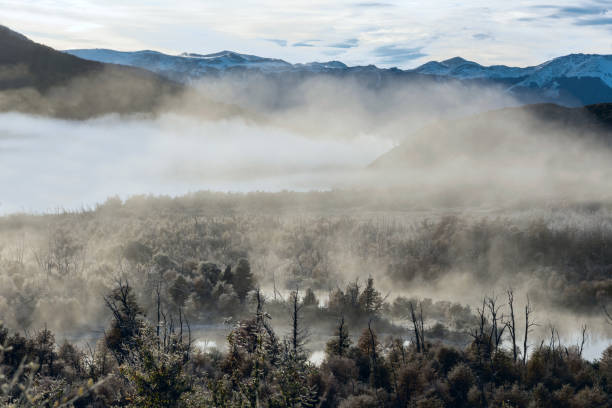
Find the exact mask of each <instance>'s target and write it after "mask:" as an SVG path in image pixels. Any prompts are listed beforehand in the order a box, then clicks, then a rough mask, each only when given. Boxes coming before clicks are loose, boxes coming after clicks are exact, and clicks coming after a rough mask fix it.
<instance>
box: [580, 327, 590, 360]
mask: <svg viewBox="0 0 612 408" xmlns="http://www.w3.org/2000/svg"><path fill="white" fill-rule="evenodd" d="M580 332H581V340H580V345H579V346H578V355H579V356H580V357H582V351H583V350H584V343H586V339H587V336H588V328H587V325H586V324H583V325H582V327H581V330H580Z"/></svg>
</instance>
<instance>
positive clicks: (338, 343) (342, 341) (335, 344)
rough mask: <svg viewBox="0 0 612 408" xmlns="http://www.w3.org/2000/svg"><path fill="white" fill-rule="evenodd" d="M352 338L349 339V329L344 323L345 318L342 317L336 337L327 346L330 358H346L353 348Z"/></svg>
mask: <svg viewBox="0 0 612 408" xmlns="http://www.w3.org/2000/svg"><path fill="white" fill-rule="evenodd" d="M351 343H352V342H351V338H350V337H349V332H348V329H347V328H346V324H345V323H344V316H342V317H340V321H339V322H338V328H337V330H336V335H335V336H334V337H333V338H331V339H330V340H329V341H328V342H327V344H326V345H325V351H326V352H327V355H328V356H334V355H336V356H340V357H344V356H345V355H346V353H347V352H348V349H349V348H350V347H351Z"/></svg>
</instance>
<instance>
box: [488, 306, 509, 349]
mask: <svg viewBox="0 0 612 408" xmlns="http://www.w3.org/2000/svg"><path fill="white" fill-rule="evenodd" d="M487 307H488V309H489V314H490V315H491V335H490V336H489V337H490V338H491V339H492V340H493V344H494V345H495V351H497V350H498V349H499V345H500V343H501V340H502V336H503V334H504V330H505V328H506V325H504V324H502V325H501V327H500V325H499V323H501V322H503V319H504V315H503V314H502V315H501V316H500V315H499V312H500V310H501V308H502V306H501V305H499V306H498V305H497V298H494V297H490V298H488V299H487Z"/></svg>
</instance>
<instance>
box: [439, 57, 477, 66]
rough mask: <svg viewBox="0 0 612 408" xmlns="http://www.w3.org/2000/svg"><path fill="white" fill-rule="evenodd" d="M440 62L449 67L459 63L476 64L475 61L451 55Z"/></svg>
mask: <svg viewBox="0 0 612 408" xmlns="http://www.w3.org/2000/svg"><path fill="white" fill-rule="evenodd" d="M442 64H444V65H446V66H449V67H455V66H457V65H461V64H476V63H475V62H472V61H468V60H466V59H464V58H461V57H453V58H449V59H447V60H444V61H442ZM477 65H478V64H477Z"/></svg>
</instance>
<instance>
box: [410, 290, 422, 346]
mask: <svg viewBox="0 0 612 408" xmlns="http://www.w3.org/2000/svg"><path fill="white" fill-rule="evenodd" d="M410 318H411V319H412V326H413V328H414V338H415V341H416V348H417V352H418V353H421V352H424V351H425V327H424V323H423V307H422V306H421V304H420V303H419V316H417V314H416V312H415V310H414V306H413V305H412V302H410Z"/></svg>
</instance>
